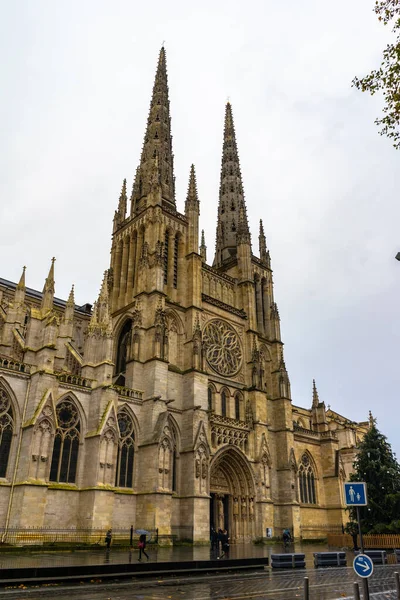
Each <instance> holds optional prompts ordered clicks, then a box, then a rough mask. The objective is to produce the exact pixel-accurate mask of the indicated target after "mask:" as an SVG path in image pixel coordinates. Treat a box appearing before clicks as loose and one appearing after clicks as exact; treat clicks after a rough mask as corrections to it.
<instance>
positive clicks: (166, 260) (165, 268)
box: [164, 230, 169, 284]
mask: <svg viewBox="0 0 400 600" xmlns="http://www.w3.org/2000/svg"><path fill="white" fill-rule="evenodd" d="M168 254H169V231H168V230H167V231H166V232H165V236H164V283H165V284H167V283H168Z"/></svg>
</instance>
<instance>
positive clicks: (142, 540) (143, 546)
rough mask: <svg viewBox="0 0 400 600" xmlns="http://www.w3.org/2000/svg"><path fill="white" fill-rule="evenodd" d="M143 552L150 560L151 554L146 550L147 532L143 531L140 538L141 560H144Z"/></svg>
mask: <svg viewBox="0 0 400 600" xmlns="http://www.w3.org/2000/svg"><path fill="white" fill-rule="evenodd" d="M142 552H143V554H144V555H145V556H146V557H147V560H149V558H150V556H149V555H148V554H147V552H146V534H145V533H142V534H141V536H140V538H139V558H138V560H139V561H141V560H142Z"/></svg>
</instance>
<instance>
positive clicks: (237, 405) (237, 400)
mask: <svg viewBox="0 0 400 600" xmlns="http://www.w3.org/2000/svg"><path fill="white" fill-rule="evenodd" d="M235 419H236V420H237V421H240V394H236V395H235Z"/></svg>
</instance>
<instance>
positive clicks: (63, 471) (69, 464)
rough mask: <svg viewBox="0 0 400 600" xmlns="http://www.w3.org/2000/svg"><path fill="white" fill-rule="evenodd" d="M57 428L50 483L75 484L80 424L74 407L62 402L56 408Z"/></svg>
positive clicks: (68, 402)
mask: <svg viewBox="0 0 400 600" xmlns="http://www.w3.org/2000/svg"><path fill="white" fill-rule="evenodd" d="M56 414H57V423H58V427H57V430H56V434H55V438H54V444H53V456H52V460H51V468H50V481H55V482H57V483H61V482H63V483H75V479H76V470H77V465H78V454H79V441H80V433H81V424H80V418H79V413H78V410H77V408H76V407H75V405H74V404H73V403H72V402H70V401H69V400H63V401H62V402H61V403H60V404H58V405H57V408H56Z"/></svg>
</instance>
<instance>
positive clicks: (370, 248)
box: [0, 0, 400, 455]
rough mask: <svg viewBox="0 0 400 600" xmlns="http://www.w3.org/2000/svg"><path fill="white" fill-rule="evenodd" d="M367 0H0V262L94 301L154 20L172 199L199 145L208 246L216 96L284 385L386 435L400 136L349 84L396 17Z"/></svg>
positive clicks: (147, 79) (146, 92)
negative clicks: (267, 287)
mask: <svg viewBox="0 0 400 600" xmlns="http://www.w3.org/2000/svg"><path fill="white" fill-rule="evenodd" d="M373 3H374V2H373V0H370V2H368V1H367V0H352V1H351V2H349V1H348V0H337V1H336V2H333V3H332V2H331V3H329V2H328V3H327V2H321V0H304V1H303V2H299V1H298V0H286V2H276V1H275V2H272V1H271V0H260V1H255V0H248V1H247V2H245V3H244V2H243V1H240V2H239V1H238V0H230V1H226V0H219V1H218V2H216V1H215V0H214V1H212V2H211V1H209V0H202V1H201V2H196V3H193V2H184V1H183V0H182V1H178V0H169V1H168V2H165V1H163V2H160V1H159V0H153V1H151V2H147V3H146V2H137V1H135V0H130V1H128V0H113V2H109V1H103V0H84V1H82V0H68V2H67V1H66V0H58V1H57V2H54V0H48V1H45V0H34V1H33V0H25V1H23V0H13V1H12V2H9V1H7V0H0V5H1V19H0V51H1V55H2V61H1V66H0V70H1V83H2V93H1V96H0V123H1V135H0V193H1V205H0V224H1V235H0V247H1V257H2V260H1V270H0V276H2V277H4V278H6V279H10V280H12V281H16V280H18V278H19V276H20V272H21V268H22V266H23V265H24V264H26V265H27V285H29V286H30V287H34V288H37V289H41V288H42V287H43V282H44V279H45V277H46V275H47V271H48V268H49V265H50V259H51V257H52V256H56V257H57V262H56V294H57V296H59V297H63V298H65V297H66V296H67V295H68V292H69V289H70V287H71V284H72V283H75V290H76V301H77V303H79V304H83V303H84V302H90V303H92V302H93V301H94V300H95V298H96V296H97V293H98V288H99V285H100V282H101V278H102V272H103V271H104V269H106V268H107V267H108V266H109V251H110V239H111V238H110V234H111V227H112V218H113V213H114V210H115V208H116V205H117V201H118V196H119V192H120V187H121V183H122V179H123V178H124V177H126V178H127V179H128V186H129V189H130V188H131V185H132V180H133V176H134V173H135V169H136V166H137V164H138V161H139V156H140V150H141V146H142V141H143V134H144V128H145V123H146V118H147V113H148V108H149V102H150V96H151V90H152V85H153V80H154V74H155V68H156V63H157V58H158V53H159V49H160V47H161V45H162V43H163V41H164V40H165V47H166V51H167V65H168V76H169V88H170V100H171V115H172V133H173V136H174V141H173V146H174V153H175V174H176V182H177V204H178V209H179V210H181V211H183V207H184V200H185V194H186V189H187V183H188V177H189V168H190V164H191V163H192V162H194V163H195V165H196V171H197V181H198V189H199V195H200V201H201V216H200V220H201V227H202V228H204V229H205V232H206V243H207V246H208V262H209V263H210V262H212V258H213V252H214V242H215V224H216V214H217V201H218V186H219V169H220V160H221V151H222V130H223V117H224V105H225V102H226V100H227V99H228V98H229V99H230V101H231V103H232V108H233V115H234V119H235V126H236V134H237V141H238V147H239V154H240V159H241V166H242V173H243V183H244V189H245V192H246V202H247V209H248V215H249V219H250V226H251V230H252V236H253V249H254V250H255V252H256V253H258V220H259V219H260V218H262V219H263V220H264V227H265V233H266V236H267V243H268V246H269V248H270V252H271V258H272V268H273V270H274V282H275V299H276V301H277V303H278V306H279V310H280V315H281V326H282V337H283V341H284V342H285V357H286V364H287V368H288V371H289V376H290V379H291V383H292V396H293V402H294V404H297V405H301V406H305V407H309V406H310V404H311V387H312V379H313V378H315V379H316V382H317V387H318V390H319V394H320V399H321V400H324V401H325V403H326V404H330V405H331V407H332V409H334V410H337V411H338V412H339V413H341V414H344V415H345V416H347V417H349V418H351V419H354V420H366V419H367V418H368V411H369V410H370V409H371V410H372V412H373V414H374V415H375V416H376V417H377V418H378V427H379V428H380V429H381V430H382V431H383V433H385V434H386V435H387V436H388V438H389V441H390V442H391V443H392V445H393V448H394V449H395V450H396V451H397V453H398V454H399V455H400V436H399V415H400V411H399V383H400V375H399V373H400V369H399V334H400V325H399V323H400V305H399V298H400V263H398V262H397V261H395V260H394V255H395V254H396V252H397V251H398V250H400V228H399V224H400V202H399V187H400V186H399V184H400V169H399V168H398V163H399V158H400V154H399V153H398V152H397V153H396V151H395V150H394V149H393V147H392V146H391V143H390V141H388V140H387V139H385V138H381V137H379V135H378V129H377V127H376V126H375V125H374V123H373V121H374V118H375V117H376V116H377V115H378V114H379V112H380V109H381V105H382V99H381V98H380V97H378V96H375V97H373V98H371V97H369V96H367V95H365V94H361V93H360V92H357V91H356V90H354V89H353V88H351V80H352V78H353V77H354V75H356V74H357V75H359V76H361V75H363V74H365V73H367V72H368V71H369V70H370V69H371V68H375V67H377V66H378V65H379V62H380V55H381V52H382V49H383V48H384V46H385V44H386V43H387V42H388V40H389V36H390V31H389V30H388V29H387V28H384V27H383V26H382V25H380V24H379V23H378V21H377V19H376V16H375V15H374V13H373V12H372V8H373Z"/></svg>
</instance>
